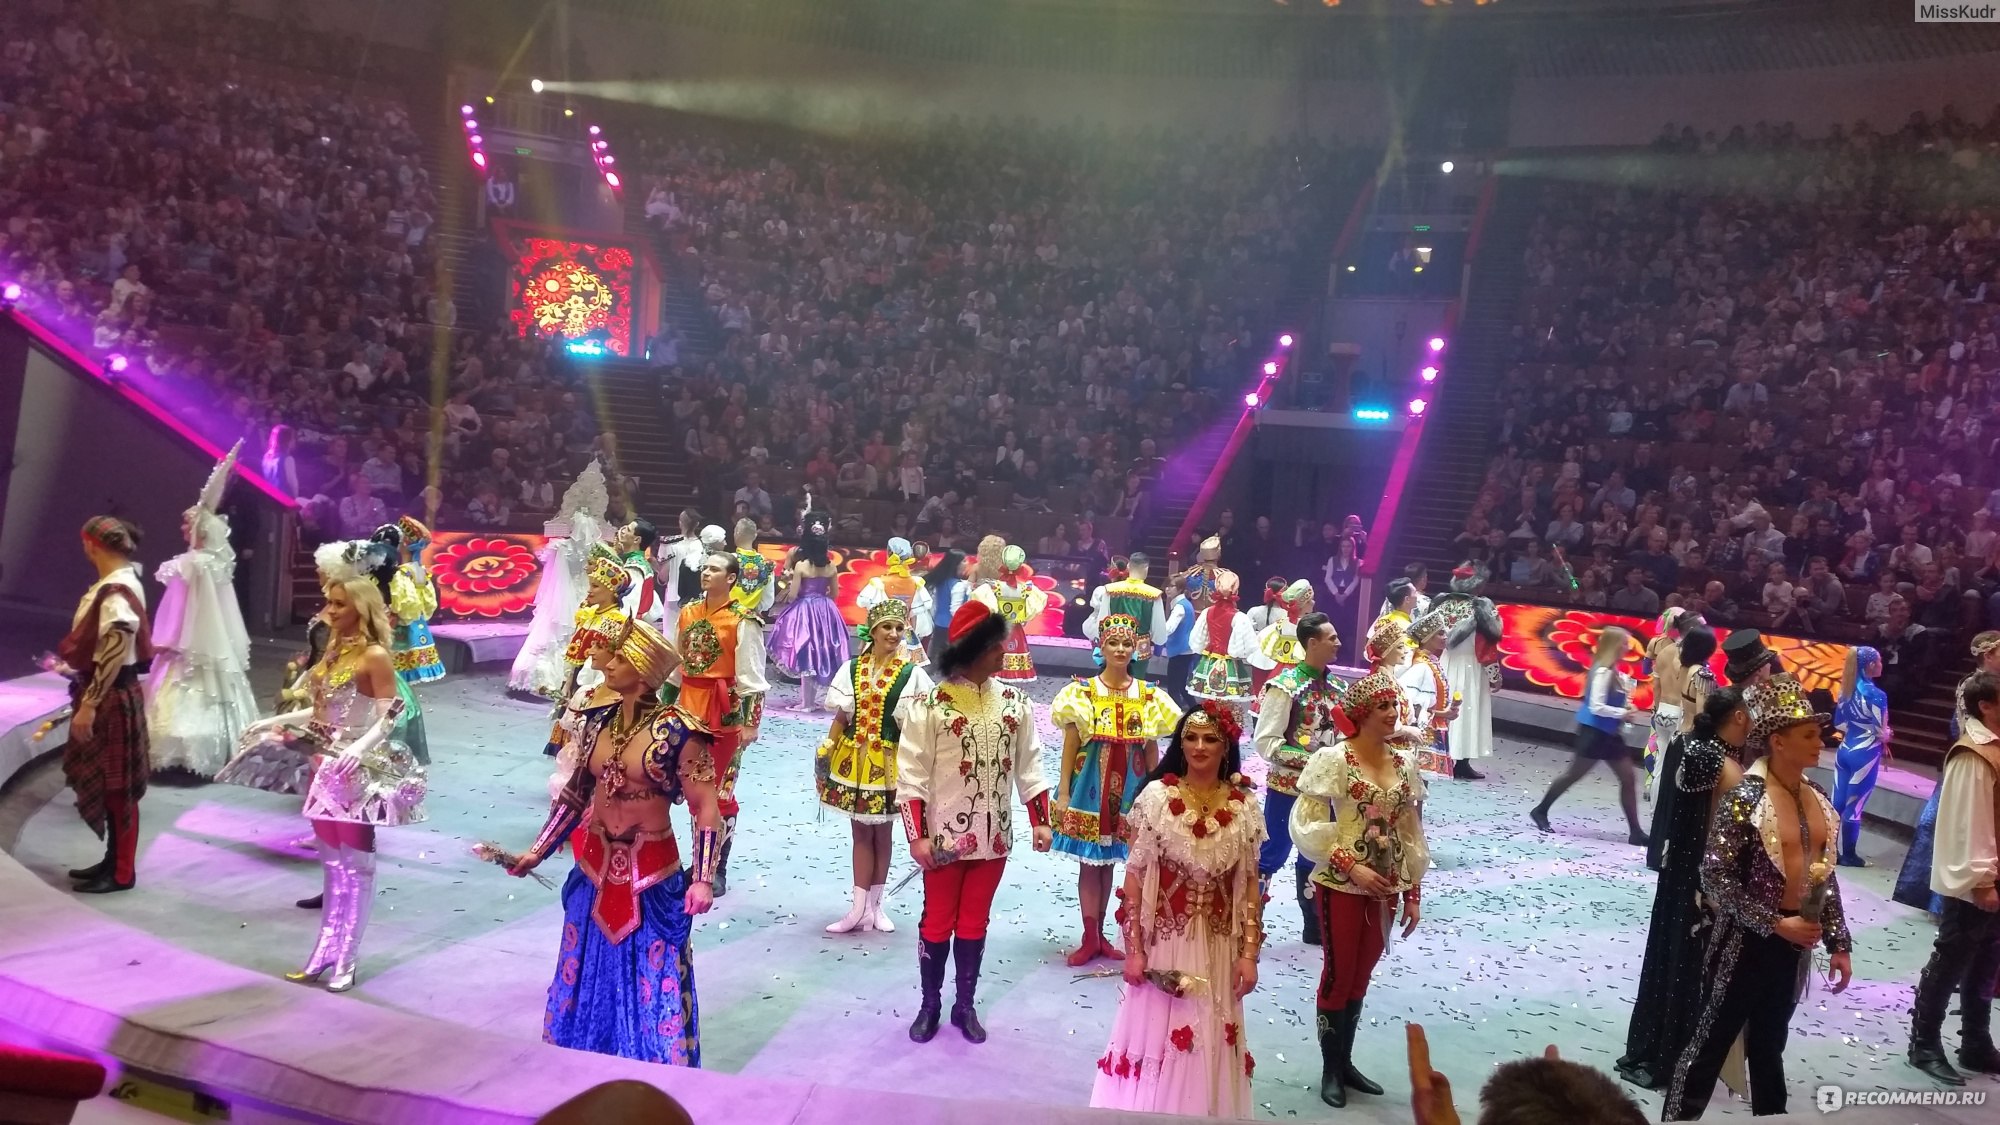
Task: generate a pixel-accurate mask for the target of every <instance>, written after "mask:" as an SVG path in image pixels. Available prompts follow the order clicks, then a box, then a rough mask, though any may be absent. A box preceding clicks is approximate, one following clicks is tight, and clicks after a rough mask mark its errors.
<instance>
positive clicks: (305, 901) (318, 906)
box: [292, 894, 326, 910]
mask: <svg viewBox="0 0 2000 1125" xmlns="http://www.w3.org/2000/svg"><path fill="white" fill-rule="evenodd" d="M292 905H293V906H296V907H298V908H299V909H300V910H324V909H326V896H325V895H323V894H320V895H314V896H312V897H311V898H302V899H300V900H298V901H297V902H295V903H293V904H292Z"/></svg>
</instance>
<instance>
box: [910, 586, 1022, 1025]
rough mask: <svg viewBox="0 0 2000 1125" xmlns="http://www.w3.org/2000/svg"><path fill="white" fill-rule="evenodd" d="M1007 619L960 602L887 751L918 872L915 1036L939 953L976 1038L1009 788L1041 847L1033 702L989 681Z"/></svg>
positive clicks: (930, 1018)
mask: <svg viewBox="0 0 2000 1125" xmlns="http://www.w3.org/2000/svg"><path fill="white" fill-rule="evenodd" d="M1007 628H1008V626H1007V622H1006V621H1005V620H1004V619H1003V618H1001V616H1000V615H999V614H997V613H994V612H993V611H992V610H991V609H989V608H988V607H986V606H985V605H982V604H981V603H979V602H967V603H966V604H965V605H963V606H961V607H959V611H958V612H957V613H956V614H954V615H953V616H952V619H951V626H950V636H949V639H950V644H949V645H948V646H947V647H946V648H945V650H944V656H943V659H941V660H939V661H938V671H939V672H941V673H942V674H943V675H944V677H945V680H944V682H943V683H941V684H939V685H938V686H937V687H936V688H934V689H932V690H931V691H930V692H928V693H927V694H925V695H924V696H923V697H921V698H920V699H918V700H917V701H916V703H915V705H914V706H912V707H911V709H910V718H909V721H908V722H906V723H904V724H903V726H902V735H903V737H902V741H901V743H900V745H899V746H898V749H897V753H896V801H897V803H898V804H899V805H900V806H901V808H902V813H903V829H904V831H905V832H906V833H908V835H909V840H910V858H912V859H914V860H916V861H917V866H918V867H919V868H920V869H921V870H922V871H923V873H924V916H923V921H922V923H921V924H920V925H919V929H918V933H919V936H920V938H921V944H920V950H919V955H918V961H917V966H918V971H919V975H920V979H921V982H922V989H923V992H922V1000H921V1002H920V1004H919V1006H918V1008H917V1017H916V1019H915V1020H914V1021H912V1022H911V1024H910V1038H911V1039H912V1040H914V1041H915V1042H918V1043H928V1042H929V1041H930V1040H931V1038H932V1037H933V1036H935V1035H936V1034H937V1030H938V1016H939V1014H940V1012H941V1010H942V1003H943V1002H942V999H941V993H942V991H943V989H944V969H945V958H946V956H947V955H949V956H950V957H951V959H952V961H953V963H954V964H955V966H956V968H957V978H958V993H957V999H956V1001H955V1002H954V1003H953V1004H952V1008H951V1025H952V1026H953V1027H956V1028H958V1029H959V1032H960V1033H961V1034H963V1035H964V1036H965V1038H966V1040H967V1041H968V1042H972V1043H984V1042H986V1029H985V1028H984V1027H983V1026H981V1025H980V1022H979V1015H978V1013H977V1012H976V1011H975V1010H974V1001H975V996H976V993H977V991H978V988H979V968H980V962H981V959H982V958H983V957H984V956H985V953H986V925H987V921H988V918H989V917H990V915H991V914H992V909H993V894H994V892H995V891H996V890H998V889H999V886H1000V876H1001V874H1002V873H1003V872H1005V871H1006V869H1007V854H1008V852H1009V851H1010V850H1012V848H1013V840H1014V828H1013V825H1014V801H1013V798H1012V797H1010V796H1009V794H1008V790H1009V789H1010V788H1011V789H1012V790H1013V791H1014V793H1015V794H1016V795H1018V796H1019V797H1020V800H1021V803H1022V804H1023V805H1025V806H1027V810H1028V823H1029V824H1030V825H1032V826H1033V828H1034V833H1033V835H1034V847H1035V850H1036V851H1038V852H1045V851H1048V850H1049V845H1050V830H1049V783H1048V782H1047V781H1046V780H1044V779H1043V777H1042V761H1041V759H1042V755H1041V746H1040V739H1039V738H1038V737H1037V736H1036V734H1035V713H1034V708H1033V706H1032V705H1031V704H1030V703H1029V701H1028V696H1027V694H1026V693H1025V692H1023V691H1022V690H1021V689H1020V688H1018V687H1016V686H1014V685H1012V684H1008V683H1004V682H1002V681H1001V680H1000V679H999V672H1000V665H1001V658H1002V656H1003V654H1004V650H1003V646H1004V644H1005V642H1006V638H1007Z"/></svg>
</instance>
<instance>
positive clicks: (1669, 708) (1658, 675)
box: [1645, 606, 1690, 796]
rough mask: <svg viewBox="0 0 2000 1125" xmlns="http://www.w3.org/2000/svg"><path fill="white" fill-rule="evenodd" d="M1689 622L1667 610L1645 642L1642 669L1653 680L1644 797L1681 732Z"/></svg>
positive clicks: (1680, 613) (1676, 609) (1682, 611)
mask: <svg viewBox="0 0 2000 1125" xmlns="http://www.w3.org/2000/svg"><path fill="white" fill-rule="evenodd" d="M1689 619H1690V617H1689V614H1688V611H1687V610H1685V609H1682V608H1681V607H1680V606H1669V607H1667V611H1666V612H1665V613H1662V614H1660V621H1659V631H1658V632H1657V633H1655V634H1654V635H1653V639H1652V640H1650V641H1647V642H1646V659H1645V665H1646V669H1647V674H1648V675H1650V676H1651V677H1652V680H1653V720H1652V729H1651V731H1650V732H1649V733H1648V734H1647V735H1646V758H1645V765H1646V784H1645V792H1646V794H1647V795H1648V796H1650V795H1651V794H1652V792H1653V778H1654V776H1655V775H1656V773H1657V771H1658V770H1659V766H1660V756H1661V755H1662V754H1664V753H1666V750H1667V745H1668V744H1669V743H1671V742H1672V741H1673V740H1674V736H1675V735H1678V734H1679V733H1680V732H1681V697H1682V696H1683V695H1685V694H1686V690H1687V669H1685V668H1682V667H1681V657H1680V651H1681V636H1682V630H1683V629H1684V628H1685V626H1686V623H1687V621H1688V620H1689Z"/></svg>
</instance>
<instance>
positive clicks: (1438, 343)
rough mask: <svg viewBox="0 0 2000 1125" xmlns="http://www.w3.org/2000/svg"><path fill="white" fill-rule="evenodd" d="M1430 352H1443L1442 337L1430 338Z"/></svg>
mask: <svg viewBox="0 0 2000 1125" xmlns="http://www.w3.org/2000/svg"><path fill="white" fill-rule="evenodd" d="M1431 350H1432V351H1434V352H1441V351H1443V350H1444V337H1443V336H1432V337H1431Z"/></svg>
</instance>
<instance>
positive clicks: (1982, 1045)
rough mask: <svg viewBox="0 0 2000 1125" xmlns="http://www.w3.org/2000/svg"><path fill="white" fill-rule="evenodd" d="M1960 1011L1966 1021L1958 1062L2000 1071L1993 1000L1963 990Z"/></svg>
mask: <svg viewBox="0 0 2000 1125" xmlns="http://www.w3.org/2000/svg"><path fill="white" fill-rule="evenodd" d="M1958 1014H1959V1018H1960V1019H1962V1020H1964V1021H1965V1022H1964V1023H1963V1024H1962V1025H1960V1031H1959V1033H1958V1065H1959V1066H1962V1067H1964V1068H1965V1069H1967V1070H1970V1071H1976V1072H1977V1073H1980V1074H2000V1051H1996V1050H1994V1049H1993V1001H1991V1000H1987V999H1984V998H1980V999H1971V998H1969V997H1967V996H1966V995H1965V994H1963V993H1961V994H1960V995H1959V998H1958Z"/></svg>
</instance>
